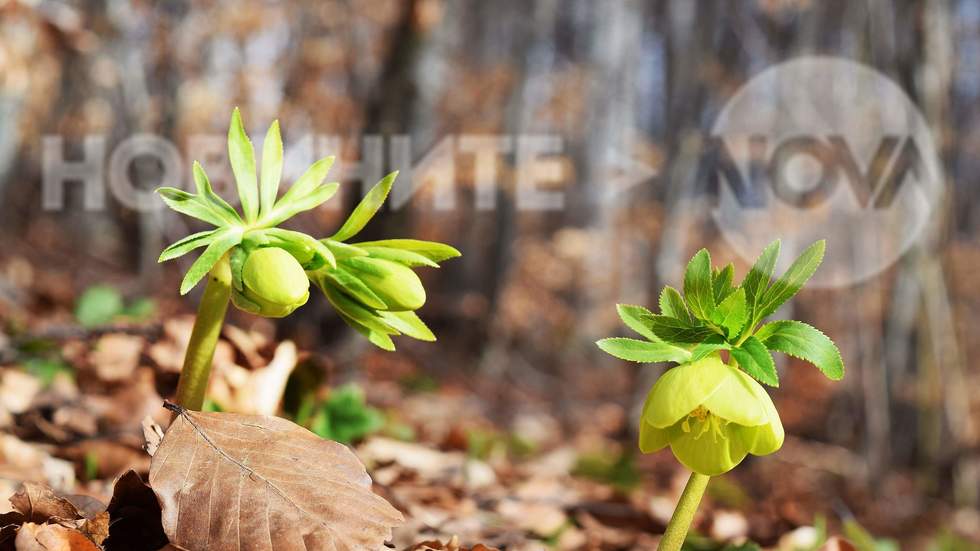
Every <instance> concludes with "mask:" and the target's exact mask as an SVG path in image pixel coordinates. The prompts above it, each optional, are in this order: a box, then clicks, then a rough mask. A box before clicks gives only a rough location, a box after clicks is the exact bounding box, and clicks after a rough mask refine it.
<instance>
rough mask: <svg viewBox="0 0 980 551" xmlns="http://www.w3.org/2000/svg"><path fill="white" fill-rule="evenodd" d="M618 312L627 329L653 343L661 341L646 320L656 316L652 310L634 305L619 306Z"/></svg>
mask: <svg viewBox="0 0 980 551" xmlns="http://www.w3.org/2000/svg"><path fill="white" fill-rule="evenodd" d="M616 312H617V313H618V314H619V318H620V319H621V320H623V323H625V324H626V327H629V328H630V329H632V330H633V331H636V332H637V333H639V334H641V335H643V336H644V337H646V338H647V339H649V340H651V341H659V340H660V339H659V338H658V337H657V336H656V335H654V334H653V331H650V328H649V327H648V326H647V323H648V322H647V321H646V320H647V319H648V318H651V317H653V316H654V313H653V312H651V311H650V310H647V309H646V308H644V307H642V306H636V305H633V304H617V305H616Z"/></svg>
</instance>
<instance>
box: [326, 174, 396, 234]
mask: <svg viewBox="0 0 980 551" xmlns="http://www.w3.org/2000/svg"><path fill="white" fill-rule="evenodd" d="M397 176H398V171H395V172H392V173H391V174H389V175H387V176H385V177H384V178H382V179H381V181H380V182H378V183H377V184H375V185H374V187H373V188H371V191H369V192H368V193H367V195H365V196H364V198H363V199H361V202H360V203H358V204H357V207H355V208H354V212H352V213H351V215H350V216H349V217H347V220H346V221H345V222H344V225H343V226H341V227H340V229H339V230H337V233H335V234H333V235H332V236H330V238H331V239H336V240H337V241H346V240H347V239H350V238H351V237H354V236H355V235H357V233H358V232H360V231H361V230H362V229H364V226H366V225H367V223H368V222H369V221H370V220H371V218H373V217H374V213H376V212H378V209H380V208H381V205H382V204H384V202H385V199H386V198H387V197H388V192H389V191H391V186H392V184H394V183H395V178H396V177H397Z"/></svg>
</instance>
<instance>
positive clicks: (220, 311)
mask: <svg viewBox="0 0 980 551" xmlns="http://www.w3.org/2000/svg"><path fill="white" fill-rule="evenodd" d="M230 298H231V266H230V265H229V263H228V255H225V256H224V257H223V258H222V259H221V260H219V261H218V263H217V264H215V265H214V268H212V269H211V273H209V274H208V283H207V286H206V287H205V288H204V296H203V297H201V304H200V306H198V308H197V319H195V320H194V329H193V331H191V340H190V343H189V344H188V346H187V354H186V355H185V356H184V367H183V368H182V369H181V370H180V381H178V383H177V403H178V404H180V405H181V406H183V407H185V408H187V409H192V410H198V411H199V410H200V409H201V407H203V406H204V393H205V392H206V391H207V389H208V377H209V376H210V375H211V361H212V360H213V359H214V348H215V346H217V344H218V335H220V334H221V325H222V324H223V323H224V321H225V312H226V311H227V310H228V300H229V299H230Z"/></svg>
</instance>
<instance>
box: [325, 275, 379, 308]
mask: <svg viewBox="0 0 980 551" xmlns="http://www.w3.org/2000/svg"><path fill="white" fill-rule="evenodd" d="M320 273H322V274H323V275H322V277H326V278H328V279H330V280H331V281H332V282H333V284H334V285H336V286H338V287H341V288H342V289H343V290H344V291H345V292H346V293H347V294H348V295H350V296H351V297H353V298H354V299H356V300H358V301H359V302H361V303H362V304H364V305H365V306H367V307H369V308H378V309H385V308H387V307H388V305H387V304H385V302H384V301H383V300H381V297H379V296H378V295H376V294H375V293H374V291H372V290H371V288H370V287H368V286H367V285H365V284H364V282H363V281H361V280H360V279H358V278H357V276H355V275H354V274H352V273H350V272H348V271H347V270H344V269H343V268H336V269H327V270H321V271H320Z"/></svg>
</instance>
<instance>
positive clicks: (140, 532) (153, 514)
mask: <svg viewBox="0 0 980 551" xmlns="http://www.w3.org/2000/svg"><path fill="white" fill-rule="evenodd" d="M108 512H109V518H110V520H111V524H110V527H109V538H108V539H107V540H105V542H104V545H105V549H106V551H156V550H157V549H160V548H161V547H163V546H164V545H166V544H167V536H166V534H164V533H163V526H162V525H161V524H160V502H158V501H157V496H156V495H155V494H154V493H153V490H151V489H150V487H149V486H148V485H147V484H146V483H145V482H143V479H142V478H140V475H138V474H137V473H136V471H127V472H126V473H125V474H124V475H122V476H121V477H119V480H117V481H116V484H115V486H114V487H113V490H112V500H111V501H110V502H109V508H108Z"/></svg>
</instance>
